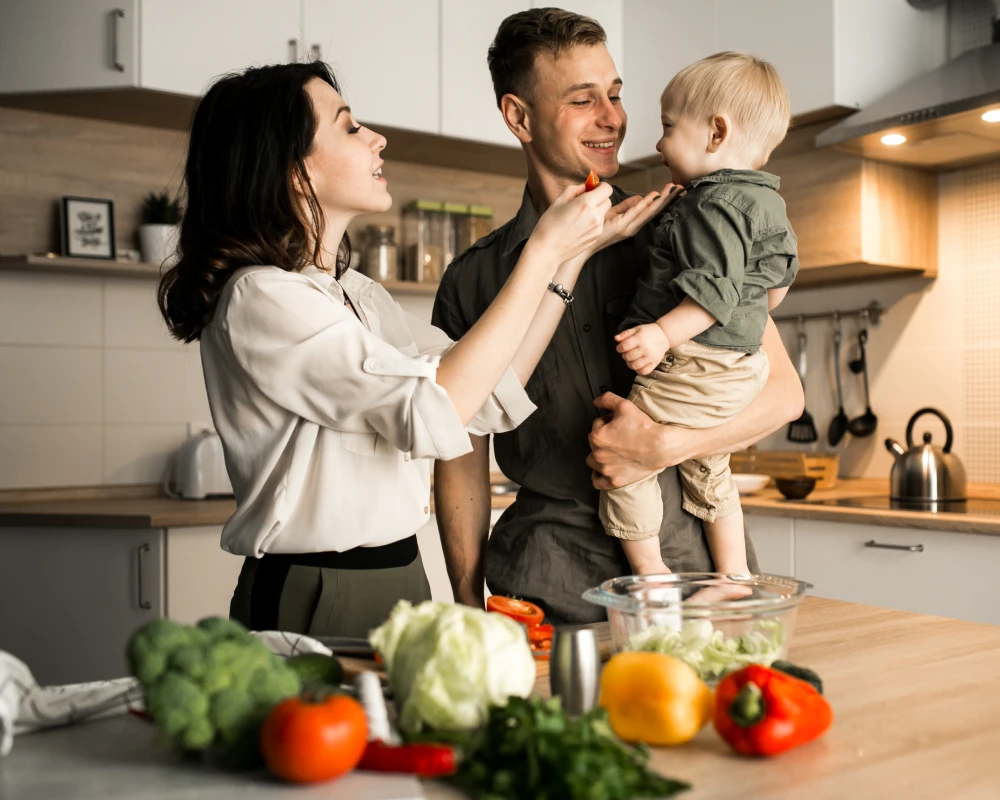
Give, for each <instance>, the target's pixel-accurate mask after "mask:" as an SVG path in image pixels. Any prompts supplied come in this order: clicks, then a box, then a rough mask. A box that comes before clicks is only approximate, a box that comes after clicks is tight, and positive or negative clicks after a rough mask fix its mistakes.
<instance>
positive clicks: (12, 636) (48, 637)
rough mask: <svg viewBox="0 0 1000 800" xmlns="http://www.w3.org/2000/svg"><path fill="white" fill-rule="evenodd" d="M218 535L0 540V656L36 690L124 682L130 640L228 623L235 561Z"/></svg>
mask: <svg viewBox="0 0 1000 800" xmlns="http://www.w3.org/2000/svg"><path fill="white" fill-rule="evenodd" d="M221 532H222V526H219V525H213V526H201V527H186V528H168V529H164V528H152V529H146V530H121V529H117V530H100V529H90V528H4V529H2V530H0V609H3V613H2V614H0V649H4V650H7V651H9V652H11V653H13V654H14V655H15V656H17V657H18V658H20V659H21V660H22V661H24V662H25V663H26V664H27V665H28V667H29V669H31V671H32V673H33V674H34V675H35V678H36V679H37V680H38V681H39V683H42V684H47V683H78V682H82V681H93V680H103V679H105V678H117V677H121V676H123V675H125V674H127V672H126V668H125V661H124V653H125V646H126V644H127V642H128V640H129V637H130V636H131V635H132V632H133V631H134V630H135V629H136V628H138V627H140V626H141V625H144V624H146V623H147V622H150V621H152V620H154V619H157V618H160V617H169V618H170V619H173V620H176V621H177V622H183V623H186V624H191V623H194V622H197V621H198V620H200V619H202V618H204V617H208V616H223V617H228V616H229V600H230V598H231V597H232V595H233V590H234V589H235V588H236V579H237V577H238V576H239V572H240V569H241V568H242V566H243V559H242V558H240V557H237V556H234V555H231V554H230V553H226V552H224V551H223V550H222V549H221V548H220V547H219V537H220V534H221Z"/></svg>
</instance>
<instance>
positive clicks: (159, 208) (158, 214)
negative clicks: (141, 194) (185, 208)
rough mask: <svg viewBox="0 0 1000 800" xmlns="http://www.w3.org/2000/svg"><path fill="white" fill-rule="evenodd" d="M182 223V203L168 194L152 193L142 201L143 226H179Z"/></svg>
mask: <svg viewBox="0 0 1000 800" xmlns="http://www.w3.org/2000/svg"><path fill="white" fill-rule="evenodd" d="M180 221H181V201H180V200H178V199H177V198H174V199H173V200H171V199H170V195H168V194H167V193H166V192H162V193H160V194H156V193H155V192H150V193H149V194H147V195H146V199H145V200H143V201H142V224H143V225H177V224H178V223H179V222H180Z"/></svg>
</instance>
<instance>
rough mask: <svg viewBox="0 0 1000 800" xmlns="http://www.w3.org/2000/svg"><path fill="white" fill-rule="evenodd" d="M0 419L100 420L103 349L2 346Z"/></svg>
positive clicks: (57, 422) (58, 422) (54, 422)
mask: <svg viewBox="0 0 1000 800" xmlns="http://www.w3.org/2000/svg"><path fill="white" fill-rule="evenodd" d="M0 376H3V378H2V380H0V425H18V424H21V425H45V424H50V425H67V424H100V422H101V350H100V349H98V348H93V349H84V348H70V347H19V346H13V345H11V346H0Z"/></svg>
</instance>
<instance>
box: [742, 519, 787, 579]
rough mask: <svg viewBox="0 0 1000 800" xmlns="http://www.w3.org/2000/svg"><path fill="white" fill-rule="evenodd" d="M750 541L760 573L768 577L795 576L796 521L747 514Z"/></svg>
mask: <svg viewBox="0 0 1000 800" xmlns="http://www.w3.org/2000/svg"><path fill="white" fill-rule="evenodd" d="M744 519H745V520H746V524H747V529H748V530H749V531H750V541H751V542H752V543H753V548H754V551H755V552H756V553H757V564H758V566H759V567H760V571H761V572H763V573H766V574H768V575H785V576H788V577H791V576H794V575H795V521H794V520H791V519H782V518H780V517H758V516H757V515H755V514H747V515H745V517H744Z"/></svg>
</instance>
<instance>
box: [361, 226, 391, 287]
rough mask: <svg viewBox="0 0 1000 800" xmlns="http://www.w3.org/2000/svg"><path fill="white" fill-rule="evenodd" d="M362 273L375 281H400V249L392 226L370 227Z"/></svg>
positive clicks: (366, 236)
mask: <svg viewBox="0 0 1000 800" xmlns="http://www.w3.org/2000/svg"><path fill="white" fill-rule="evenodd" d="M361 266H362V272H363V273H364V274H365V275H367V276H368V277H369V278H371V279H372V280H375V281H382V282H385V281H398V280H399V247H398V245H397V244H396V229H395V228H394V227H392V225H368V226H367V227H366V228H365V249H364V259H363V260H362V265H361Z"/></svg>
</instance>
